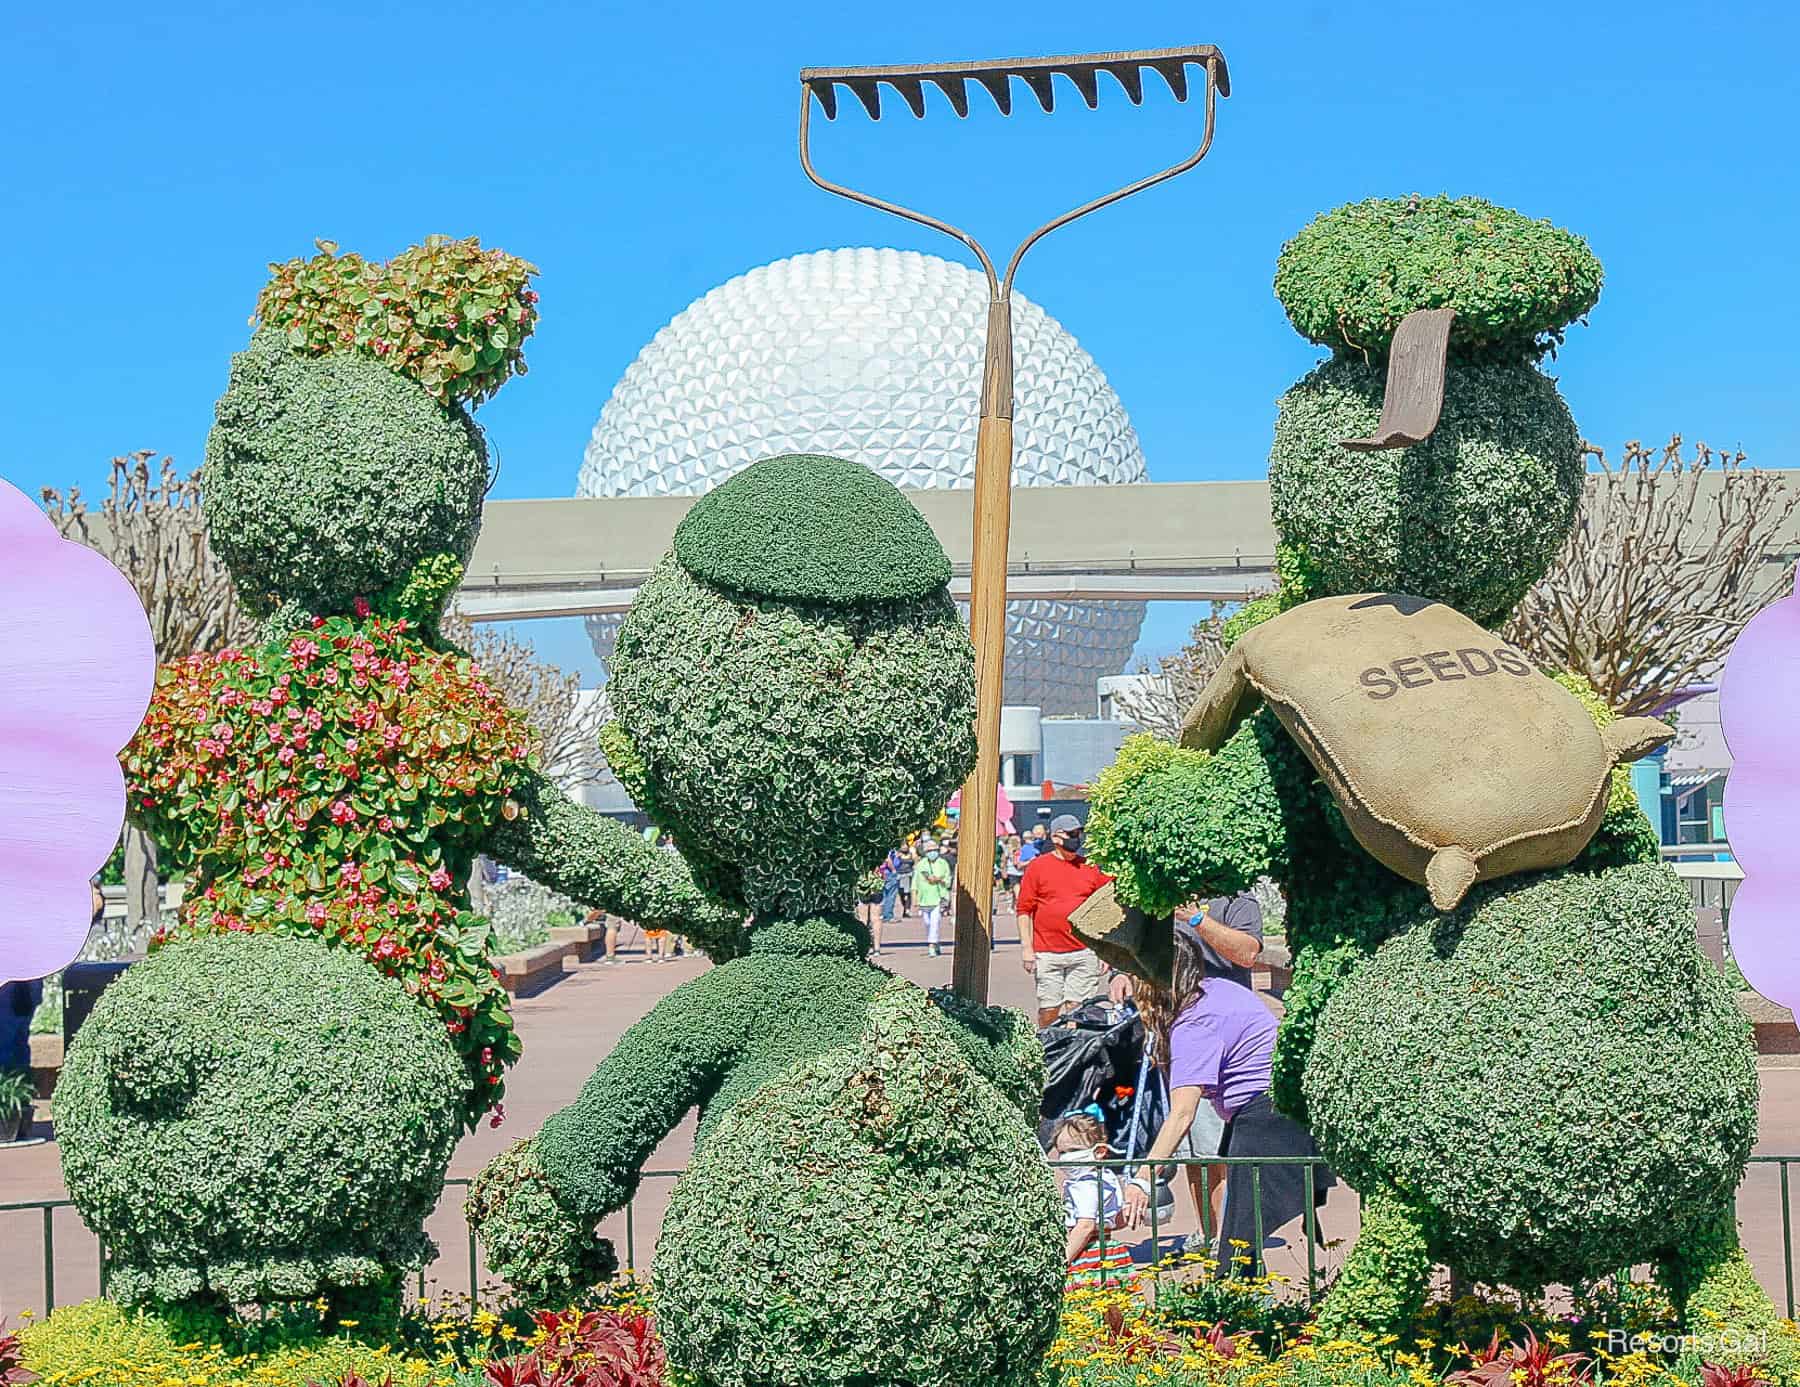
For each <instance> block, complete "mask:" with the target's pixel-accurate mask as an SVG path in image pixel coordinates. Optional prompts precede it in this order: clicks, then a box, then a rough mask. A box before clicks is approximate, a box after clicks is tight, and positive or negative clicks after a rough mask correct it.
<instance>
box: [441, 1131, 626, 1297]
mask: <svg viewBox="0 0 1800 1387" xmlns="http://www.w3.org/2000/svg"><path fill="white" fill-rule="evenodd" d="M463 1212H464V1213H465V1214H466V1215H467V1216H468V1220H469V1226H470V1227H471V1228H472V1229H474V1230H475V1232H476V1234H477V1235H478V1236H479V1237H480V1238H481V1245H482V1247H483V1248H484V1249H485V1250H486V1252H487V1261H488V1266H489V1267H490V1268H491V1269H492V1270H493V1271H495V1272H496V1273H498V1274H499V1275H500V1276H502V1277H504V1278H505V1280H506V1282H507V1284H508V1285H509V1286H511V1287H512V1288H513V1290H514V1291H516V1292H517V1293H518V1294H519V1295H520V1296H521V1297H522V1298H523V1299H524V1302H525V1303H526V1304H528V1305H565V1304H570V1303H572V1302H573V1301H574V1300H575V1299H576V1298H577V1297H578V1296H579V1295H580V1294H581V1293H582V1292H585V1291H587V1290H590V1289H591V1288H592V1287H594V1286H595V1285H597V1284H598V1283H600V1282H602V1281H610V1280H611V1279H612V1277H613V1276H614V1275H615V1274H616V1273H617V1271H618V1269H619V1259H618V1257H617V1256H615V1255H614V1253H613V1246H612V1243H611V1241H610V1240H608V1239H606V1238H602V1237H600V1236H599V1235H598V1234H596V1233H595V1232H594V1226H593V1224H592V1223H589V1222H586V1221H584V1220H583V1219H581V1218H580V1217H579V1216H577V1215H576V1214H574V1213H573V1212H571V1211H570V1210H569V1208H568V1207H567V1206H566V1205H565V1204H564V1203H563V1201H562V1199H561V1198H560V1197H559V1196H558V1195H557V1193H556V1189H555V1187H554V1186H553V1185H551V1183H550V1180H549V1178H548V1177H547V1176H546V1175H545V1174H544V1169H543V1166H542V1165H541V1164H540V1163H539V1160H538V1149H537V1143H536V1142H535V1141H521V1142H517V1143H515V1144H514V1145H513V1146H511V1147H509V1148H508V1149H507V1150H505V1151H503V1152H501V1153H500V1154H499V1155H498V1156H496V1157H494V1159H493V1160H491V1161H489V1162H488V1164H487V1166H486V1167H485V1168H484V1169H483V1170H482V1172H481V1174H479V1175H478V1176H476V1177H475V1183H474V1185H473V1186H472V1187H471V1188H470V1190H469V1197H468V1199H467V1201H465V1203H464V1204H463Z"/></svg>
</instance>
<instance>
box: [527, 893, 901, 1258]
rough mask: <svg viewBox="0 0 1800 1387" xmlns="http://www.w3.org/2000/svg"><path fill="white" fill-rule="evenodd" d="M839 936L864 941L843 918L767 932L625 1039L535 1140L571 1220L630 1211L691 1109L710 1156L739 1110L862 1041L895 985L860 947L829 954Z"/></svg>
mask: <svg viewBox="0 0 1800 1387" xmlns="http://www.w3.org/2000/svg"><path fill="white" fill-rule="evenodd" d="M834 937H835V938H837V939H841V940H842V941H843V943H844V944H845V945H854V943H855V942H856V941H855V937H854V935H853V934H852V933H851V932H850V930H849V929H848V927H847V917H840V918H839V919H838V920H836V921H832V922H826V927H825V928H824V929H822V930H819V931H818V932H817V934H816V935H815V934H812V933H811V932H809V931H807V930H806V929H804V928H803V927H802V925H801V923H800V922H794V923H792V924H789V925H787V926H785V927H776V928H774V929H773V930H771V931H765V930H761V929H759V930H758V931H757V932H756V933H755V934H754V935H753V936H752V944H751V947H752V950H753V952H752V953H751V954H750V955H749V956H748V957H746V958H741V959H738V960H736V961H734V962H731V963H728V964H725V965H723V966H722V967H719V968H715V969H713V970H712V971H711V972H708V973H703V974H702V975H701V976H700V977H698V978H696V979H694V980H693V981H692V982H689V983H684V984H683V985H682V986H681V987H679V988H677V989H676V990H675V991H674V992H671V993H670V994H669V995H668V996H667V997H665V998H663V999H662V1001H660V1002H658V1003H657V1004H656V1006H655V1007H654V1008H653V1009H652V1010H651V1011H650V1013H649V1015H647V1016H646V1017H644V1019H643V1020H641V1021H639V1022H638V1023H637V1024H636V1025H634V1026H633V1027H632V1028H631V1029H630V1030H628V1031H627V1032H626V1033H625V1034H624V1035H623V1036H622V1037H621V1038H620V1040H619V1043H618V1045H617V1046H615V1047H614V1049H613V1052H612V1054H610V1055H609V1056H607V1059H606V1063H604V1064H603V1065H601V1066H600V1068H599V1069H597V1070H596V1071H595V1072H594V1075H593V1077H592V1078H591V1079H589V1080H588V1082H587V1084H586V1086H584V1087H583V1089H582V1091H581V1095H580V1097H578V1098H577V1099H576V1100H575V1102H574V1103H573V1104H571V1105H570V1106H569V1107H567V1108H564V1109H563V1110H562V1111H561V1112H559V1113H557V1114H556V1115H554V1116H553V1117H551V1119H550V1120H549V1121H548V1122H546V1123H545V1124H544V1129H543V1131H542V1132H541V1133H540V1134H539V1135H538V1138H537V1147H538V1158H539V1160H540V1162H541V1164H542V1167H543V1170H544V1172H545V1174H547V1175H548V1176H549V1177H550V1180H551V1181H552V1183H553V1184H554V1185H555V1187H556V1188H557V1189H558V1190H559V1191H561V1192H562V1195H563V1198H564V1199H565V1201H566V1203H567V1204H568V1206H569V1208H570V1209H571V1210H572V1211H573V1212H575V1213H577V1214H579V1215H581V1216H583V1217H585V1218H586V1219H587V1220H588V1222H589V1224H590V1226H591V1225H592V1224H593V1223H594V1222H597V1221H598V1220H599V1219H600V1218H601V1217H602V1216H603V1215H605V1214H606V1213H608V1212H610V1211H611V1210H613V1209H617V1208H620V1207H622V1206H623V1205H624V1204H625V1202H626V1200H628V1199H629V1198H630V1197H631V1195H632V1194H633V1193H634V1192H635V1191H636V1189H637V1182H638V1171H639V1168H640V1167H641V1166H642V1164H643V1162H644V1160H645V1159H646V1158H647V1157H648V1156H649V1155H650V1153H651V1152H652V1151H654V1150H655V1149H656V1145H657V1143H658V1142H660V1141H661V1140H662V1138H663V1136H664V1135H665V1134H666V1133H667V1132H668V1131H669V1130H670V1129H672V1128H673V1127H674V1126H675V1125H676V1124H677V1123H678V1122H679V1121H680V1120H681V1118H682V1116H683V1114H685V1113H686V1112H687V1110H688V1109H689V1108H692V1107H695V1106H698V1107H699V1109H700V1132H699V1137H698V1142H699V1144H700V1145H702V1146H704V1145H705V1142H706V1139H707V1137H708V1136H709V1135H710V1133H711V1131H712V1129H713V1127H714V1126H716V1125H717V1123H718V1121H719V1119H720V1118H721V1117H722V1116H723V1115H724V1114H725V1113H726V1112H727V1111H729V1110H730V1108H731V1107H732V1105H733V1104H735V1103H737V1102H740V1101H742V1100H743V1099H744V1098H746V1097H748V1096H749V1095H750V1094H751V1093H754V1092H755V1091H756V1090H757V1089H758V1088H759V1087H761V1086H762V1085H763V1084H764V1083H767V1082H768V1081H769V1080H770V1079H772V1078H774V1077H775V1076H776V1075H777V1074H779V1073H781V1072H782V1071H783V1070H785V1069H787V1068H789V1067H790V1066H791V1065H793V1064H796V1063H799V1062H800V1061H803V1060H807V1059H811V1058H813V1057H815V1056H817V1055H820V1054H823V1053H824V1052H825V1051H826V1050H829V1049H832V1048H834V1047H836V1046H839V1045H843V1044H846V1043H848V1042H849V1041H851V1040H853V1039H855V1037H856V1036H857V1034H858V1033H859V1032H860V1031H861V1029H862V1026H863V1023H864V1021H865V1020H866V1018H867V1015H868V1006H869V1002H870V999H871V998H873V997H874V995H875V993H876V992H877V991H879V990H880V988H881V987H882V986H883V985H884V984H885V983H886V982H887V981H888V974H886V973H884V972H882V971H881V970H880V969H879V968H874V967H871V966H870V965H869V964H867V963H865V962H864V961H863V960H862V959H861V958H860V957H858V956H855V952H854V948H853V947H846V948H845V949H844V951H843V952H842V953H831V952H824V951H823V948H824V947H829V944H823V941H829V940H832V939H833V938H834ZM790 949H795V950H805V952H790V951H789V950H790ZM847 955H848V956H847Z"/></svg>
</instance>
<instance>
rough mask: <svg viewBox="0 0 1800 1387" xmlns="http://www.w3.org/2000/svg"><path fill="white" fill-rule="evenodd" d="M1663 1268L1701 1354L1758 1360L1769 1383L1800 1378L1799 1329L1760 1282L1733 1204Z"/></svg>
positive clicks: (1718, 1359)
mask: <svg viewBox="0 0 1800 1387" xmlns="http://www.w3.org/2000/svg"><path fill="white" fill-rule="evenodd" d="M1662 1273H1663V1279H1664V1281H1665V1283H1666V1284H1667V1285H1668V1287H1669V1291H1670V1294H1671V1295H1672V1296H1673V1298H1674V1300H1675V1303H1676V1305H1677V1307H1678V1308H1679V1309H1680V1310H1681V1313H1682V1316H1683V1318H1684V1319H1685V1320H1686V1322H1687V1325H1688V1329H1689V1332H1690V1333H1692V1334H1693V1335H1695V1336H1696V1339H1697V1341H1698V1342H1699V1343H1700V1344H1701V1345H1703V1346H1704V1350H1705V1351H1704V1352H1703V1353H1702V1354H1700V1355H1699V1358H1700V1359H1702V1360H1703V1361H1705V1362H1709V1363H1714V1364H1717V1365H1718V1366H1720V1367H1726V1368H1734V1367H1738V1366H1740V1365H1742V1364H1754V1365H1756V1367H1757V1369H1758V1371H1759V1374H1760V1375H1761V1376H1762V1377H1764V1378H1766V1379H1767V1380H1768V1381H1769V1382H1771V1383H1781V1384H1784V1385H1785V1384H1790V1383H1795V1382H1800V1332H1796V1330H1795V1327H1794V1325H1793V1324H1792V1323H1791V1322H1789V1321H1784V1320H1783V1319H1782V1318H1781V1316H1780V1315H1779V1313H1778V1312H1777V1311H1776V1309H1775V1306H1774V1305H1773V1304H1772V1303H1771V1302H1770V1300H1769V1297H1768V1294H1767V1292H1765V1291H1764V1290H1763V1288H1762V1286H1761V1284H1760V1283H1758V1281H1757V1279H1756V1268H1755V1267H1753V1266H1751V1264H1750V1259H1749V1257H1747V1256H1745V1255H1744V1249H1743V1246H1742V1245H1741V1244H1740V1243H1739V1241H1738V1232H1737V1219H1736V1218H1735V1216H1734V1215H1733V1213H1732V1211H1731V1209H1730V1206H1729V1205H1727V1206H1726V1207H1725V1208H1724V1209H1722V1210H1721V1211H1720V1212H1718V1213H1717V1214H1715V1216H1714V1218H1713V1220H1712V1223H1711V1226H1710V1227H1708V1228H1706V1229H1704V1230H1703V1231H1702V1232H1700V1233H1698V1234H1696V1235H1695V1236H1694V1237H1692V1238H1691V1239H1690V1240H1689V1241H1688V1242H1687V1243H1686V1244H1685V1245H1684V1246H1682V1247H1680V1248H1678V1249H1676V1250H1674V1252H1672V1253H1671V1255H1670V1256H1669V1257H1668V1258H1667V1259H1666V1260H1665V1261H1664V1263H1663V1266H1662ZM1688 1366H1690V1367H1697V1364H1689V1365H1688Z"/></svg>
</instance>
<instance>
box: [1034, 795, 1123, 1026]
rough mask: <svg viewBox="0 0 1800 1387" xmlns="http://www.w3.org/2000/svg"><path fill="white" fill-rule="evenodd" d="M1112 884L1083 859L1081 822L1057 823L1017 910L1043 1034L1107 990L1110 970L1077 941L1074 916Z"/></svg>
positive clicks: (1061, 817) (1068, 817) (1066, 817)
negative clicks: (1072, 925) (1071, 920)
mask: <svg viewBox="0 0 1800 1387" xmlns="http://www.w3.org/2000/svg"><path fill="white" fill-rule="evenodd" d="M1111 880H1112V878H1111V877H1109V876H1108V875H1107V874H1106V873H1105V872H1103V871H1101V870H1100V869H1099V868H1098V867H1096V866H1094V865H1093V864H1092V863H1091V862H1089V861H1088V860H1087V858H1085V857H1083V856H1082V855H1081V820H1079V819H1077V818H1076V817H1075V816H1074V815H1073V814H1058V815H1057V816H1056V817H1055V818H1054V819H1052V820H1051V821H1050V851H1048V852H1041V853H1039V854H1038V855H1037V856H1036V857H1034V858H1032V859H1031V861H1030V862H1029V863H1028V864H1027V865H1026V867H1025V874H1024V876H1022V877H1021V878H1020V879H1019V896H1018V907H1017V908H1018V912H1019V959H1020V962H1021V963H1022V964H1023V965H1024V968H1025V971H1026V972H1027V973H1030V974H1032V975H1033V976H1034V977H1036V979H1037V996H1038V1027H1039V1029H1042V1028H1043V1027H1045V1026H1048V1025H1050V1024H1052V1023H1053V1022H1054V1021H1055V1020H1056V1018H1057V1017H1058V1016H1061V1015H1062V1013H1063V1012H1064V1010H1066V1009H1069V1008H1072V1007H1077V1006H1079V1005H1081V1003H1083V1002H1085V1001H1086V1000H1087V999H1088V998H1089V997H1093V996H1097V995H1098V994H1099V993H1100V992H1102V991H1104V990H1105V987H1106V965H1105V964H1103V963H1101V961H1100V958H1099V955H1097V954H1096V953H1095V952H1094V951H1093V950H1092V949H1090V948H1087V947H1086V946H1085V945H1084V944H1082V942H1081V941H1080V940H1079V939H1077V938H1076V937H1075V932H1074V930H1072V929H1071V928H1070V927H1069V917H1070V916H1071V915H1073V914H1074V913H1075V912H1076V911H1077V910H1078V909H1080V907H1081V905H1082V903H1083V902H1084V901H1086V900H1087V898H1088V897H1089V896H1091V895H1093V894H1094V892H1096V891H1098V890H1099V889H1100V888H1101V887H1102V886H1104V885H1106V883H1107V882H1109V881H1111Z"/></svg>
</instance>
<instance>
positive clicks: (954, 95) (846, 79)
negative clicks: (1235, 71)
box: [800, 43, 1231, 120]
mask: <svg viewBox="0 0 1800 1387" xmlns="http://www.w3.org/2000/svg"><path fill="white" fill-rule="evenodd" d="M1190 66H1195V67H1200V68H1203V69H1204V70H1205V73H1206V80H1208V81H1209V82H1210V83H1211V84H1212V85H1213V86H1214V87H1215V88H1217V90H1218V94H1219V95H1220V96H1230V95H1231V78H1230V75H1229V74H1228V73H1227V71H1226V68H1225V55H1224V54H1223V53H1221V52H1219V50H1218V49H1217V48H1215V47H1214V46H1213V45H1212V44H1210V43H1199V44H1192V45H1190V46H1188V47H1185V48H1144V49H1138V50H1135V51H1132V52H1121V53H1076V54H1070V55H1067V56H1064V57H1059V58H1015V59H1012V60H1009V61H1006V62H984V63H931V64H926V65H924V66H910V65H905V64H902V65H899V66H895V67H806V68H801V69H800V81H801V83H802V85H804V86H805V87H806V88H807V90H808V91H810V92H811V93H812V94H813V95H814V96H816V97H817V98H818V99H819V108H820V109H821V110H822V111H824V112H825V119H827V120H836V119H837V113H838V91H837V89H838V88H839V87H840V86H842V87H847V88H849V90H850V92H851V94H852V95H854V96H855V97H856V99H857V100H858V101H860V102H862V104H863V109H864V110H866V111H867V112H868V113H869V118H870V119H871V120H880V119H881V88H882V86H883V85H884V84H885V85H887V86H889V87H892V88H893V89H894V90H895V91H896V92H898V93H899V94H900V98H901V100H903V101H905V102H906V104H907V106H908V107H909V108H910V109H911V111H912V113H913V114H914V115H915V116H923V115H924V114H925V84H926V83H927V82H929V83H930V84H931V85H932V86H934V87H936V88H937V89H938V90H939V91H941V92H943V94H944V95H945V96H946V97H947V98H949V101H950V106H951V109H952V110H954V111H955V112H956V114H957V115H959V116H966V115H968V114H969V88H968V84H969V83H970V82H975V83H977V84H979V85H980V86H981V87H983V88H985V89H986V90H987V93H988V95H989V96H991V97H993V98H994V104H995V105H996V106H998V107H999V108H1000V114H1001V115H1003V116H1010V115H1011V114H1012V92H1013V89H1012V79H1013V78H1015V77H1017V78H1018V79H1019V80H1020V81H1022V82H1024V83H1025V85H1026V86H1027V87H1029V88H1030V89H1031V94H1032V95H1033V96H1035V97H1036V98H1037V102H1038V105H1039V106H1041V107H1043V108H1044V111H1045V112H1046V113H1048V112H1050V111H1053V110H1054V109H1055V108H1056V85H1055V80H1056V78H1057V76H1058V75H1059V74H1060V75H1061V76H1063V77H1066V78H1068V79H1069V81H1070V82H1071V83H1073V84H1074V87H1075V90H1076V91H1077V92H1079V93H1080V94H1081V99H1082V100H1083V101H1085V102H1087V104H1088V109H1090V110H1092V109H1093V108H1095V107H1097V106H1098V105H1099V104H1100V74H1101V73H1103V72H1104V73H1107V74H1108V75H1109V76H1111V77H1112V79H1113V80H1114V81H1116V82H1117V83H1118V84H1119V88H1120V90H1122V91H1123V92H1124V93H1125V96H1126V98H1127V99H1128V100H1129V101H1130V102H1131V103H1132V105H1134V106H1137V105H1142V104H1143V100H1144V69H1145V68H1149V69H1150V70H1151V71H1152V72H1154V73H1156V74H1157V75H1158V76H1159V77H1161V78H1162V79H1163V81H1164V82H1165V83H1166V84H1167V85H1168V88H1169V91H1170V93H1171V94H1172V95H1173V96H1174V98H1175V99H1176V100H1177V101H1186V100H1187V98H1188V88H1189V83H1188V71H1187V70H1188V68H1189V67H1190Z"/></svg>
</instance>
